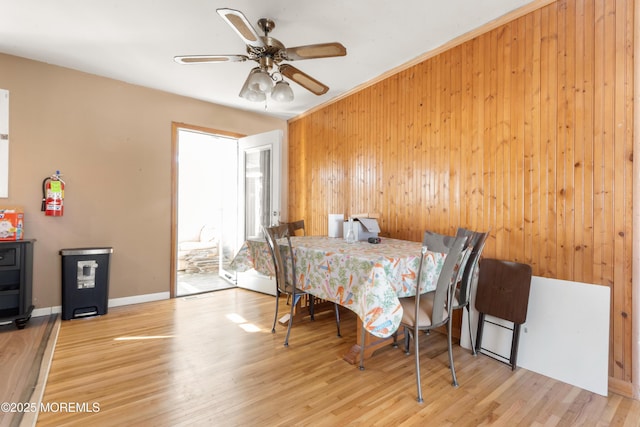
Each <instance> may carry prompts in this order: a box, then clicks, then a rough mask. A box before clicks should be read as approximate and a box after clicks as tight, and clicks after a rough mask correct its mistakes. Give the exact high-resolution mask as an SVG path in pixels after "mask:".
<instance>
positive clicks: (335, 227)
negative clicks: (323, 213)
mask: <svg viewBox="0 0 640 427" xmlns="http://www.w3.org/2000/svg"><path fill="white" fill-rule="evenodd" d="M343 222H344V214H329V237H342V223H343Z"/></svg>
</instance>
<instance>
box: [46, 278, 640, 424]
mask: <svg viewBox="0 0 640 427" xmlns="http://www.w3.org/2000/svg"><path fill="white" fill-rule="evenodd" d="M273 308H274V301H273V297H269V296H266V295H262V294H258V293H253V292H250V291H246V290H242V289H232V290H225V291H219V292H214V293H211V294H203V295H199V296H197V297H189V298H179V299H174V300H166V301H159V302H153V303H147V304H139V305H132V306H126V307H118V308H113V309H110V311H109V313H108V314H107V315H105V316H102V317H94V318H86V319H77V320H72V321H65V322H62V326H61V329H60V333H59V336H58V342H57V346H56V351H55V354H54V359H53V364H52V366H51V370H50V374H49V379H48V383H47V386H46V390H45V394H44V398H43V403H44V404H47V403H50V404H51V403H58V404H59V403H61V402H76V403H78V404H87V405H88V406H87V407H88V408H93V406H92V405H93V404H94V403H96V404H97V405H99V412H89V413H81V412H80V413H78V412H76V413H71V412H57V413H54V412H47V413H41V414H40V415H39V418H38V424H37V425H38V426H62V425H101V426H102V425H118V426H124V425H136V426H139V425H152V426H182V425H185V426H186V425H189V426H191V425H203V426H204V425H207V426H275V425H282V426H291V425H309V426H346V425H354V426H370V425H380V426H398V425H406V426H410V425H420V426H442V425H455V426H478V425H499V426H515V425H525V426H542V425H545V426H552V425H559V426H572V425H587V426H610V425H611V426H637V425H640V401H635V400H631V399H627V398H623V397H621V396H617V395H612V396H610V397H608V398H606V397H602V396H599V395H596V394H593V393H590V392H587V391H583V390H581V389H579V388H576V387H572V386H569V385H567V384H564V383H561V382H558V381H554V380H551V379H549V378H547V377H544V376H541V375H538V374H534V373H532V372H529V371H527V370H524V369H522V368H519V369H517V370H516V371H515V372H512V371H511V370H510V368H509V367H507V366H506V365H503V364H501V363H499V362H497V361H495V360H493V359H490V358H488V357H486V356H482V355H481V356H477V357H473V356H471V355H470V354H469V352H468V351H467V350H465V349H462V348H460V347H456V349H455V360H456V366H457V368H458V369H457V373H458V380H459V382H460V387H458V388H454V387H452V386H451V385H450V383H451V376H450V373H449V369H448V367H447V362H446V360H447V354H446V342H445V340H444V337H443V336H442V335H440V334H437V333H434V334H431V335H430V336H428V337H424V338H425V339H421V345H422V352H421V354H422V355H423V359H422V362H423V363H422V376H423V387H424V397H425V402H424V403H423V404H419V403H417V402H416V400H415V397H416V390H415V377H414V364H413V356H405V355H404V353H403V352H402V351H401V350H399V349H394V348H392V347H389V348H385V349H382V350H379V351H378V352H377V353H376V354H375V355H374V356H373V358H371V359H370V360H368V361H367V366H366V370H365V371H359V370H358V369H357V368H356V367H354V366H352V365H349V364H347V363H346V362H344V361H343V360H342V355H343V354H344V353H345V352H346V351H347V350H348V349H349V347H350V345H351V344H352V343H353V341H354V340H355V338H354V336H355V322H356V320H355V317H354V316H353V315H350V314H349V313H347V312H344V313H343V314H344V315H343V318H344V322H343V338H337V337H336V336H335V329H334V328H335V323H334V317H333V316H332V314H331V313H326V314H320V315H317V319H316V321H315V322H310V321H306V320H303V321H302V322H300V323H298V324H297V325H296V326H295V327H294V328H293V330H292V334H291V338H290V347H289V348H284V347H283V346H282V342H283V338H284V332H285V330H284V328H282V327H278V330H277V333H276V334H271V331H270V329H271V322H272V319H273ZM285 310H286V306H285V305H284V304H281V314H284V311H285ZM80 408H82V407H80Z"/></svg>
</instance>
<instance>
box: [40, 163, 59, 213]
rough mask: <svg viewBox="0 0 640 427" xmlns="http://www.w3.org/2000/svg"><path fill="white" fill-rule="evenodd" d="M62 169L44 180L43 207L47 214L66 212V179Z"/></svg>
mask: <svg viewBox="0 0 640 427" xmlns="http://www.w3.org/2000/svg"><path fill="white" fill-rule="evenodd" d="M61 176H62V175H60V171H56V173H55V174H54V175H51V176H49V177H47V178H45V179H44V180H43V181H42V207H41V210H42V211H44V214H45V215H46V216H62V214H63V213H64V181H63V180H62V179H61V178H60V177H61Z"/></svg>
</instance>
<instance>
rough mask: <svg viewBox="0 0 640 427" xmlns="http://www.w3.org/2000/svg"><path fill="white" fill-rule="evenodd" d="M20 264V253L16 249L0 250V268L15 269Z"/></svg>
mask: <svg viewBox="0 0 640 427" xmlns="http://www.w3.org/2000/svg"><path fill="white" fill-rule="evenodd" d="M19 262H20V253H19V249H18V248H17V247H13V248H0V267H15V266H17V265H18V263H19Z"/></svg>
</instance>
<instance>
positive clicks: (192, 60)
mask: <svg viewBox="0 0 640 427" xmlns="http://www.w3.org/2000/svg"><path fill="white" fill-rule="evenodd" d="M247 59H249V58H248V57H246V56H244V55H185V56H174V57H173V60H174V61H176V62H177V63H179V64H206V63H209V62H242V61H246V60H247Z"/></svg>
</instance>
